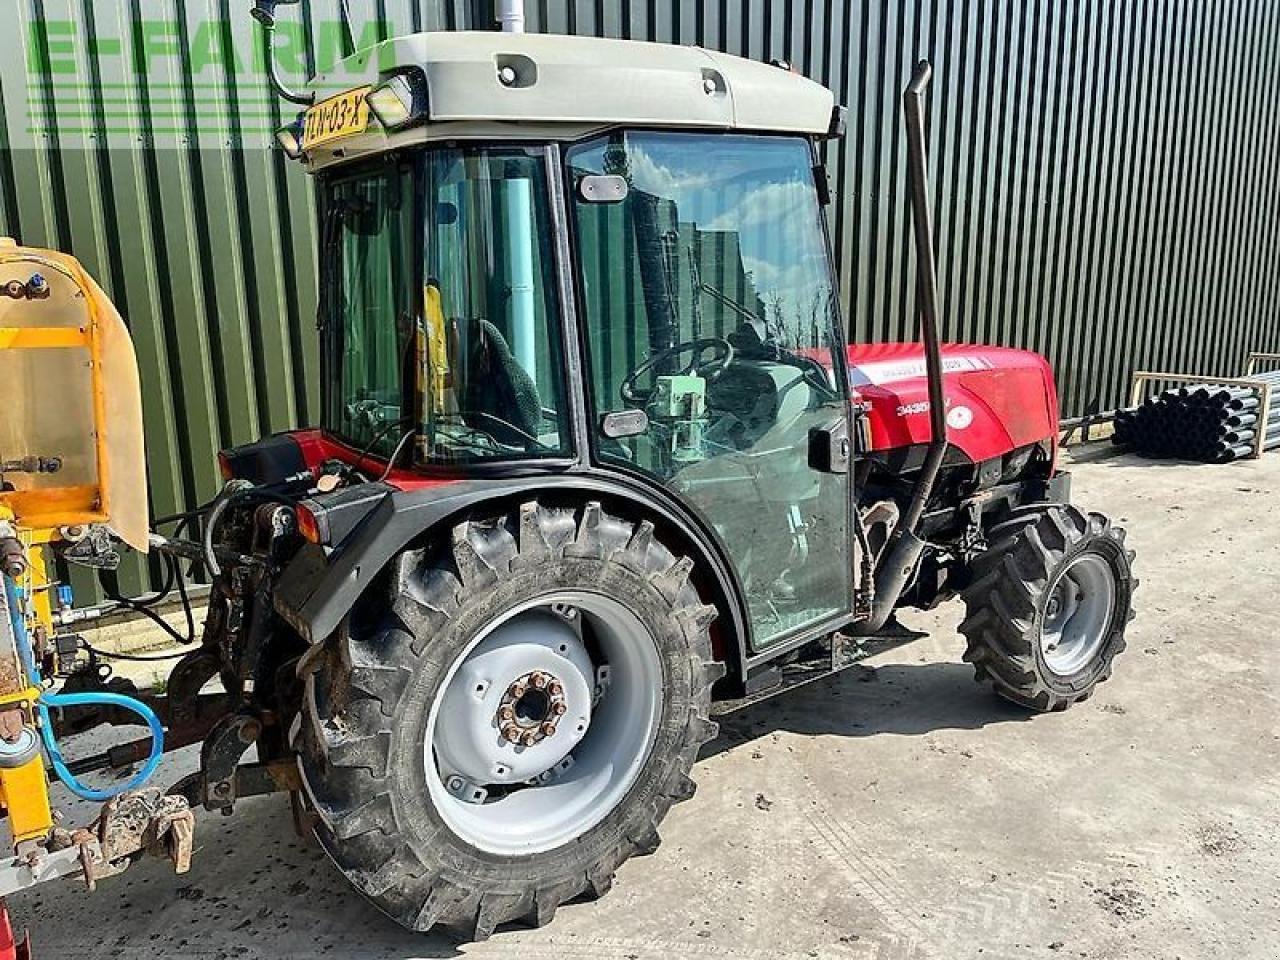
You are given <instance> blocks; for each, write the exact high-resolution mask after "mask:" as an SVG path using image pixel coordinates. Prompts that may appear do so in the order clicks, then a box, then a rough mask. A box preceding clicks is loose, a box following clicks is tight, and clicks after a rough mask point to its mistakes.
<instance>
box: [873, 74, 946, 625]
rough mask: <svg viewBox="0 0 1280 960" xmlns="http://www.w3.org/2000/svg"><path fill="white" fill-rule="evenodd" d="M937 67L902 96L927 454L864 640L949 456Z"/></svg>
mask: <svg viewBox="0 0 1280 960" xmlns="http://www.w3.org/2000/svg"><path fill="white" fill-rule="evenodd" d="M932 74H933V68H932V67H931V66H930V65H929V61H927V60H921V61H920V62H919V63H917V64H916V69H915V72H914V73H913V74H912V77H911V82H910V83H909V84H908V85H907V89H906V91H905V92H904V93H903V94H902V113H903V122H904V123H905V125H906V130H907V179H908V181H909V183H910V186H911V214H912V217H911V223H912V228H913V233H914V234H915V240H916V296H917V298H918V303H919V312H920V339H921V340H922V341H923V342H924V359H925V374H926V377H927V379H928V383H929V427H930V440H929V450H928V453H927V454H926V455H925V461H924V466H923V467H921V469H920V477H919V479H918V480H917V481H916V489H915V493H914V494H913V495H912V497H911V503H910V505H909V506H908V507H907V509H906V511H905V512H904V513H903V514H902V516H901V517H899V518H898V523H897V526H895V527H894V529H893V533H892V534H890V536H889V541H888V543H886V544H885V548H884V550H882V551H881V553H880V556H881V558H882V559H881V561H880V565H879V566H878V567H877V569H876V579H875V587H876V592H875V598H874V600H873V601H872V604H871V616H870V618H869V619H867V620H864V621H862V622H861V623H859V624H857V625H856V626H855V627H854V632H855V633H857V634H859V635H861V636H869V635H871V634H874V633H878V632H879V630H880V628H881V627H883V626H884V625H885V623H886V622H888V620H889V617H890V615H891V614H892V613H893V610H894V607H896V606H897V605H898V600H899V598H900V597H901V596H902V591H903V590H905V589H906V586H907V581H909V580H910V579H911V575H912V574H913V573H914V572H915V569H916V567H917V565H918V564H919V563H920V557H921V556H922V555H923V553H924V548H925V542H924V541H923V540H922V539H920V536H919V534H918V529H919V526H920V519H921V517H923V516H924V508H925V506H926V505H927V504H928V502H929V495H930V494H931V493H932V492H933V485H934V483H935V482H937V479H938V472H939V471H940V470H941V469H942V458H943V457H944V456H946V453H947V406H946V397H945V394H944V391H943V382H942V347H941V343H940V340H939V334H938V277H937V270H936V267H935V265H934V258H933V225H932V223H931V222H930V216H929V168H928V164H927V163H926V158H925V148H924V93H925V90H927V89H928V87H929V78H930V77H931V76H932Z"/></svg>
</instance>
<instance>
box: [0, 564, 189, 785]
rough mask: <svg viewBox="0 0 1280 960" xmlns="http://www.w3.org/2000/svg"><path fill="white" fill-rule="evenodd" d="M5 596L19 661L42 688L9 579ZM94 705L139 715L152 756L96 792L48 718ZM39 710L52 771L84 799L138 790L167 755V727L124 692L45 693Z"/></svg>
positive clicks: (12, 583) (41, 697)
mask: <svg viewBox="0 0 1280 960" xmlns="http://www.w3.org/2000/svg"><path fill="white" fill-rule="evenodd" d="M4 593H5V599H6V600H7V601H8V607H9V618H10V620H11V621H12V623H13V635H14V639H15V641H16V642H15V644H14V646H15V647H16V648H17V650H18V658H19V659H20V660H21V661H22V668H23V670H25V671H26V674H27V677H28V678H29V679H30V682H31V685H32V686H33V687H39V686H40V673H39V671H38V670H36V665H35V658H34V656H33V654H32V652H31V640H30V638H29V637H28V636H27V625H26V622H25V621H24V620H23V618H22V615H21V613H20V612H19V609H18V599H19V594H18V587H17V584H15V583H14V582H13V580H12V579H11V578H10V577H8V576H5V578H4ZM94 704H100V705H106V706H111V707H121V708H123V709H125V710H129V711H131V712H132V713H136V714H137V715H138V716H140V717H142V719H143V720H145V721H146V722H147V727H148V728H150V730H151V754H150V756H148V757H147V762H146V763H144V764H143V765H142V769H141V770H139V771H138V773H137V775H136V776H135V777H133V778H132V779H131V780H129V782H128V783H125V784H123V785H120V786H115V787H110V788H108V789H106V790H94V789H93V788H92V787H86V786H85V785H84V784H82V783H81V782H80V781H79V780H77V779H76V778H75V775H74V774H72V772H71V771H70V770H68V769H67V765H66V762H65V761H64V760H63V759H62V751H61V750H59V749H58V741H57V740H56V739H55V738H54V735H53V718H52V717H50V716H49V708H50V707H53V708H55V709H56V708H58V707H87V706H91V705H94ZM36 709H37V710H39V712H40V737H41V739H42V740H44V749H45V752H46V753H48V755H49V763H50V765H51V766H52V767H53V772H54V773H56V774H57V775H58V779H59V780H61V781H62V782H63V784H65V785H66V788H67V789H68V790H70V791H71V792H72V793H74V794H75V795H76V796H77V797H80V798H81V799H83V800H98V801H101V800H110V799H111V798H112V797H118V796H119V795H120V794H122V793H125V792H126V791H128V790H136V789H137V788H138V787H140V786H142V785H143V784H144V783H146V782H147V781H148V780H150V779H151V775H152V774H153V773H155V772H156V767H158V766H159V765H160V758H161V756H162V755H163V754H164V727H162V726H161V725H160V718H159V717H157V716H156V715H155V711H153V710H152V709H151V708H150V707H148V706H147V705H146V704H145V703H143V702H142V701H141V700H135V699H134V698H133V697H126V696H125V695H124V694H121V693H106V692H94V693H51V692H47V691H46V692H43V693H41V694H40V698H39V699H38V700H37V701H36Z"/></svg>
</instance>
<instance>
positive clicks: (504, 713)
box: [498, 707, 516, 723]
mask: <svg viewBox="0 0 1280 960" xmlns="http://www.w3.org/2000/svg"><path fill="white" fill-rule="evenodd" d="M498 716H499V717H500V718H501V719H502V721H503V722H504V723H510V722H511V721H513V720H515V718H516V712H515V711H514V710H512V709H511V708H510V707H503V708H502V709H501V710H499V711H498Z"/></svg>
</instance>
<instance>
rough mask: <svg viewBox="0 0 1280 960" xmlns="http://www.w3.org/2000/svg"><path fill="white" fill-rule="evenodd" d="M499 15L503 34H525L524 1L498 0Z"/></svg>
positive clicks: (498, 18) (499, 23)
mask: <svg viewBox="0 0 1280 960" xmlns="http://www.w3.org/2000/svg"><path fill="white" fill-rule="evenodd" d="M497 14H498V15H497V20H498V29H500V30H501V31H502V32H503V33H524V0H498V10H497Z"/></svg>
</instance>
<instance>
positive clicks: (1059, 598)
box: [960, 504, 1138, 711]
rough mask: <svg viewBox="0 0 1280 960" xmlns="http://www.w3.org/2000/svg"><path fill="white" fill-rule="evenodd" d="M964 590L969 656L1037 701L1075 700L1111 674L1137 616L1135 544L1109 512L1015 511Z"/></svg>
mask: <svg viewBox="0 0 1280 960" xmlns="http://www.w3.org/2000/svg"><path fill="white" fill-rule="evenodd" d="M988 543H989V544H990V546H989V548H988V549H987V551H986V552H985V553H983V554H981V555H980V556H979V557H978V558H977V559H976V560H974V562H973V567H972V575H973V577H972V581H971V583H970V585H969V586H968V587H967V588H966V589H965V590H964V593H963V597H964V602H965V608H966V617H965V620H964V622H963V623H962V624H961V625H960V632H961V633H962V634H964V636H965V638H966V640H967V641H968V646H967V649H966V650H965V654H964V659H965V660H966V661H968V662H969V663H972V664H973V666H974V671H975V673H976V679H977V680H979V681H985V682H988V683H990V684H991V686H992V687H993V688H994V689H995V691H996V693H998V694H1000V695H1001V696H1002V697H1004V698H1006V699H1008V700H1011V701H1013V702H1014V703H1017V704H1020V705H1022V706H1024V707H1029V708H1031V709H1033V710H1039V711H1050V710H1065V709H1066V708H1067V707H1068V706H1070V705H1071V704H1073V703H1076V702H1078V701H1080V700H1085V699H1087V698H1088V697H1089V696H1091V695H1092V693H1093V691H1094V688H1095V687H1096V686H1097V685H1098V684H1099V683H1101V682H1103V681H1104V680H1106V679H1107V678H1108V677H1109V676H1111V667H1112V661H1113V660H1114V659H1115V657H1116V655H1117V654H1119V653H1120V652H1121V651H1122V650H1124V648H1125V640H1124V631H1125V628H1126V627H1127V625H1128V623H1129V621H1130V620H1132V619H1133V616H1134V611H1133V605H1132V594H1133V590H1134V588H1135V587H1136V586H1137V585H1138V581H1137V580H1136V579H1134V578H1133V574H1132V567H1131V564H1132V560H1133V556H1134V555H1133V551H1131V550H1127V549H1126V548H1125V531H1124V530H1123V529H1121V528H1119V527H1113V526H1112V525H1111V523H1110V521H1108V520H1107V518H1106V517H1104V516H1102V515H1101V514H1097V513H1091V514H1088V515H1086V514H1084V513H1082V512H1081V511H1079V510H1077V509H1076V508H1075V507H1072V506H1069V505H1066V504H1043V505H1036V506H1034V507H1024V508H1021V509H1019V510H1017V511H1014V513H1013V515H1012V517H1011V518H1010V519H1008V520H1006V521H1005V522H1003V523H1001V524H998V525H997V526H996V527H994V528H993V529H992V530H991V531H990V532H989V534H988Z"/></svg>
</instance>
